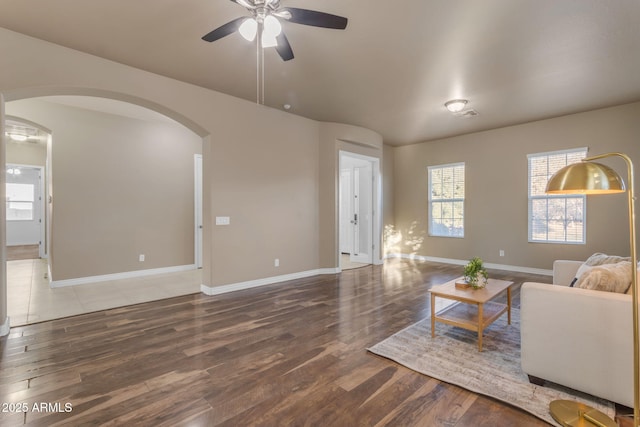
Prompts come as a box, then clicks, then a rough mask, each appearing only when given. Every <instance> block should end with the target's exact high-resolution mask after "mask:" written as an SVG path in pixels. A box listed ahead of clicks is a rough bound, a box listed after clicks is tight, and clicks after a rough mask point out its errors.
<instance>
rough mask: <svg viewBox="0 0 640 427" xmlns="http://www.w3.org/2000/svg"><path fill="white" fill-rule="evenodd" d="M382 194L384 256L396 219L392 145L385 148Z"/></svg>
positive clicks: (387, 251) (387, 250)
mask: <svg viewBox="0 0 640 427" xmlns="http://www.w3.org/2000/svg"><path fill="white" fill-rule="evenodd" d="M383 153H384V154H383V162H382V194H383V200H384V204H383V218H384V221H383V231H382V232H383V235H382V237H383V246H382V249H383V256H384V255H387V254H388V253H389V246H391V245H390V244H389V242H388V239H389V237H390V236H388V231H389V230H391V231H393V229H394V227H395V221H396V212H395V197H394V188H393V177H394V174H395V167H394V165H395V149H394V148H393V147H391V146H390V145H385V146H384V148H383Z"/></svg>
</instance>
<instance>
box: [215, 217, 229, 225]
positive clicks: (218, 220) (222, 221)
mask: <svg viewBox="0 0 640 427" xmlns="http://www.w3.org/2000/svg"><path fill="white" fill-rule="evenodd" d="M229 224H231V218H229V217H228V216H217V217H216V225H229Z"/></svg>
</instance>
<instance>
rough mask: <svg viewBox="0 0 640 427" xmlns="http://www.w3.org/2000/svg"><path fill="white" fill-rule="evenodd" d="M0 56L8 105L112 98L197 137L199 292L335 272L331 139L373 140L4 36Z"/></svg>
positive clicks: (367, 134)
mask: <svg viewBox="0 0 640 427" xmlns="http://www.w3.org/2000/svg"><path fill="white" fill-rule="evenodd" d="M0 55H1V56H2V57H3V59H4V61H6V64H5V66H3V71H2V73H0V92H2V93H4V94H5V98H6V99H7V100H9V101H10V100H16V99H24V98H29V97H33V96H45V95H59V94H65V95H93V96H104V97H112V98H115V99H119V100H124V101H129V102H134V103H137V104H140V105H142V106H146V107H148V108H151V109H154V110H156V111H159V112H161V113H163V114H166V115H168V116H170V117H172V118H174V119H175V120H177V121H179V122H181V123H183V124H184V125H185V126H187V127H189V128H190V129H192V130H193V131H194V132H196V133H197V134H198V135H199V136H201V137H202V138H204V140H205V144H204V147H203V161H204V176H205V182H204V204H205V206H204V218H205V223H204V259H203V264H204V270H203V282H204V284H205V285H206V286H210V287H215V286H221V285H226V284H234V283H238V282H242V281H249V280H254V279H262V278H268V277H274V276H277V275H284V274H288V273H297V272H302V271H308V270H310V269H314V270H315V269H319V268H323V267H336V266H337V263H336V262H335V261H334V260H335V259H336V258H337V246H335V243H336V242H335V238H330V239H328V240H327V241H326V242H325V240H324V237H325V232H326V231H327V228H326V227H330V226H331V224H334V221H335V217H333V218H331V219H329V220H327V221H325V219H324V217H323V212H324V210H325V209H330V210H336V205H335V198H331V197H328V198H327V197H325V196H326V195H325V193H327V194H335V188H334V186H335V183H336V182H337V178H336V177H337V167H336V160H337V155H336V154H335V153H336V150H337V148H336V146H337V143H336V140H339V139H342V140H346V141H355V142H357V143H361V142H362V141H361V140H360V138H362V137H363V135H364V140H365V142H367V141H366V140H368V139H373V140H376V142H377V143H378V142H379V144H380V148H381V146H382V143H381V137H380V136H379V135H377V134H375V133H374V132H371V131H368V130H366V129H361V128H357V127H352V126H346V125H337V124H328V125H326V126H328V127H330V128H331V129H333V131H332V132H330V135H328V134H326V133H324V131H323V128H324V127H325V125H324V124H322V123H318V122H316V121H313V120H309V119H305V118H302V117H299V116H295V115H293V114H290V113H287V112H284V111H280V110H276V109H271V108H268V107H265V106H260V105H256V104H254V103H251V102H247V101H244V100H241V99H238V98H234V97H231V96H228V95H224V94H221V93H218V92H215V91H211V90H207V89H204V88H201V87H197V86H194V85H190V84H187V83H183V82H179V81H176V80H172V79H169V78H165V77H162V76H159V75H155V74H152V73H149V72H146V71H142V70H138V69H135V68H132V67H127V66H124V65H122V64H118V63H115V62H111V61H107V60H103V59H100V58H97V57H94V56H91V55H87V54H83V53H81V52H77V51H74V50H71V49H66V48H62V47H60V46H56V45H54V44H50V43H47V42H43V41H40V40H36V39H33V38H30V37H26V36H24V35H21V34H18V33H14V32H11V31H8V30H4V29H0ZM42 63H46V64H47V66H46V67H42V66H41V64H42ZM267 84H268V82H267ZM325 136H328V137H329V139H325V138H324V137H325ZM54 137H55V136H54ZM325 141H329V142H328V143H327V144H325ZM325 148H327V150H328V151H330V152H331V154H329V155H328V156H325ZM325 176H326V177H327V179H325ZM325 185H329V186H330V187H331V188H330V189H325V187H324V186H325ZM54 196H55V198H57V197H58V195H57V194H54ZM325 200H327V201H328V202H329V203H330V205H325V204H324V203H323V202H324V201H325ZM215 216H230V217H231V225H229V226H215V225H214V218H215ZM54 220H55V215H54ZM335 232H336V233H337V230H336V231H335ZM331 233H333V231H332V232H331ZM332 246H333V247H332ZM276 257H277V258H279V259H280V267H277V268H276V267H274V263H273V261H274V258H276Z"/></svg>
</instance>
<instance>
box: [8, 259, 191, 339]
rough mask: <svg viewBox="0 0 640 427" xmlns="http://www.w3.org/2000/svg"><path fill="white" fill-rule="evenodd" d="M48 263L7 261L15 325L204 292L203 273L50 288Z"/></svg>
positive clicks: (41, 261)
mask: <svg viewBox="0 0 640 427" xmlns="http://www.w3.org/2000/svg"><path fill="white" fill-rule="evenodd" d="M46 273H47V261H46V260H44V259H30V260H19V261H8V262H7V299H8V312H9V318H10V325H11V326H20V325H25V324H28V323H35V322H41V321H44V320H51V319H59V318H61V317H68V316H74V315H76V314H82V313H89V312H92V311H98V310H104V309H108V308H114V307H122V306H125V305H131V304H138V303H141V302H146V301H154V300H158V299H164V298H171V297H175V296H179V295H187V294H193V293H198V292H200V284H201V283H202V270H190V271H183V272H177V273H167V274H160V275H154V276H146V277H138V278H134V279H124V280H112V281H108V282H100V283H91V284H86V285H77V286H68V287H63V288H54V289H52V288H50V287H49V279H47V278H46Z"/></svg>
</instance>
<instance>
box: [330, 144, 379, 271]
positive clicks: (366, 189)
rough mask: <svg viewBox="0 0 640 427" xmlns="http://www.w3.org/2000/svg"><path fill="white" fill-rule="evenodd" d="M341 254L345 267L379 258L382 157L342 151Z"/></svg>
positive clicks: (339, 203) (356, 265)
mask: <svg viewBox="0 0 640 427" xmlns="http://www.w3.org/2000/svg"><path fill="white" fill-rule="evenodd" d="M339 167H340V175H339V177H340V178H339V192H338V193H339V194H338V212H339V213H338V215H339V216H338V228H339V239H338V242H339V243H338V255H339V265H340V268H341V269H342V270H345V269H350V268H358V267H364V266H367V265H371V264H377V263H378V262H379V254H378V251H379V237H380V230H379V224H378V223H379V220H378V213H377V211H378V209H376V207H377V205H378V203H379V199H380V197H379V185H378V182H379V159H376V158H373V157H368V156H363V155H359V154H355V153H349V152H345V151H341V152H340V161H339Z"/></svg>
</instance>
